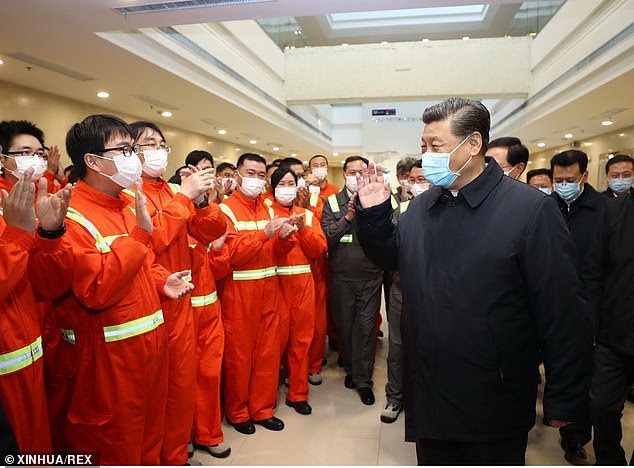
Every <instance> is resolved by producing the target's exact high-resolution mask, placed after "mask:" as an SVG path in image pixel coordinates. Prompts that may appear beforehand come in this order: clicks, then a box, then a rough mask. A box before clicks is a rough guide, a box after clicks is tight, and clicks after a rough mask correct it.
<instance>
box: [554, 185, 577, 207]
mask: <svg viewBox="0 0 634 468" xmlns="http://www.w3.org/2000/svg"><path fill="white" fill-rule="evenodd" d="M553 189H555V192H557V195H559V196H560V197H561V198H562V199H563V200H564V201H565V202H571V201H572V200H574V199H575V198H577V197H578V196H579V194H580V193H581V183H580V182H579V181H577V182H559V183H558V182H555V183H554V184H553Z"/></svg>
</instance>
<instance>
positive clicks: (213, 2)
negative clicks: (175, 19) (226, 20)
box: [114, 0, 277, 15]
mask: <svg viewBox="0 0 634 468" xmlns="http://www.w3.org/2000/svg"><path fill="white" fill-rule="evenodd" d="M268 2H277V0H181V1H176V2H163V3H149V4H147V5H137V6H127V7H121V8H115V9H114V10H115V11H116V12H118V13H121V14H122V15H133V14H137V13H160V12H164V11H175V10H186V9H190V8H209V7H220V6H232V5H246V4H249V3H268Z"/></svg>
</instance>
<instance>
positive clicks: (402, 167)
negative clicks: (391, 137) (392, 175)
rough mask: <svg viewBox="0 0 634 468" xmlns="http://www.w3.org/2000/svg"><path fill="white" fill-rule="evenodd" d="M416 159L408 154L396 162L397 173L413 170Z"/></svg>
mask: <svg viewBox="0 0 634 468" xmlns="http://www.w3.org/2000/svg"><path fill="white" fill-rule="evenodd" d="M416 161H417V160H416V159H414V158H412V157H411V156H406V157H404V158H403V159H401V160H400V161H399V162H397V163H396V175H399V174H402V173H404V172H409V171H411V170H412V167H414V164H416Z"/></svg>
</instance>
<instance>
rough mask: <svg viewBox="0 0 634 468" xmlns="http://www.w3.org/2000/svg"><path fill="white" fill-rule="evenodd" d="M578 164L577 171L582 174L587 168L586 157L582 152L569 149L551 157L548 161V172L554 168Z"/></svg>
mask: <svg viewBox="0 0 634 468" xmlns="http://www.w3.org/2000/svg"><path fill="white" fill-rule="evenodd" d="M575 164H579V171H580V172H581V173H582V174H583V173H584V172H586V169H587V168H588V155H587V154H586V153H584V152H583V151H579V150H577V149H571V150H566V151H562V152H561V153H558V154H556V155H554V156H553V157H552V159H551V160H550V170H554V168H555V166H559V167H568V166H573V165H575Z"/></svg>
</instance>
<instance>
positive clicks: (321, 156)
mask: <svg viewBox="0 0 634 468" xmlns="http://www.w3.org/2000/svg"><path fill="white" fill-rule="evenodd" d="M315 158H324V159H325V160H326V164H328V165H330V161H328V158H327V157H326V156H324V155H323V154H316V155H315V156H313V157H312V158H310V159H309V160H308V165H309V166H310V163H312V162H313V159H315Z"/></svg>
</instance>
